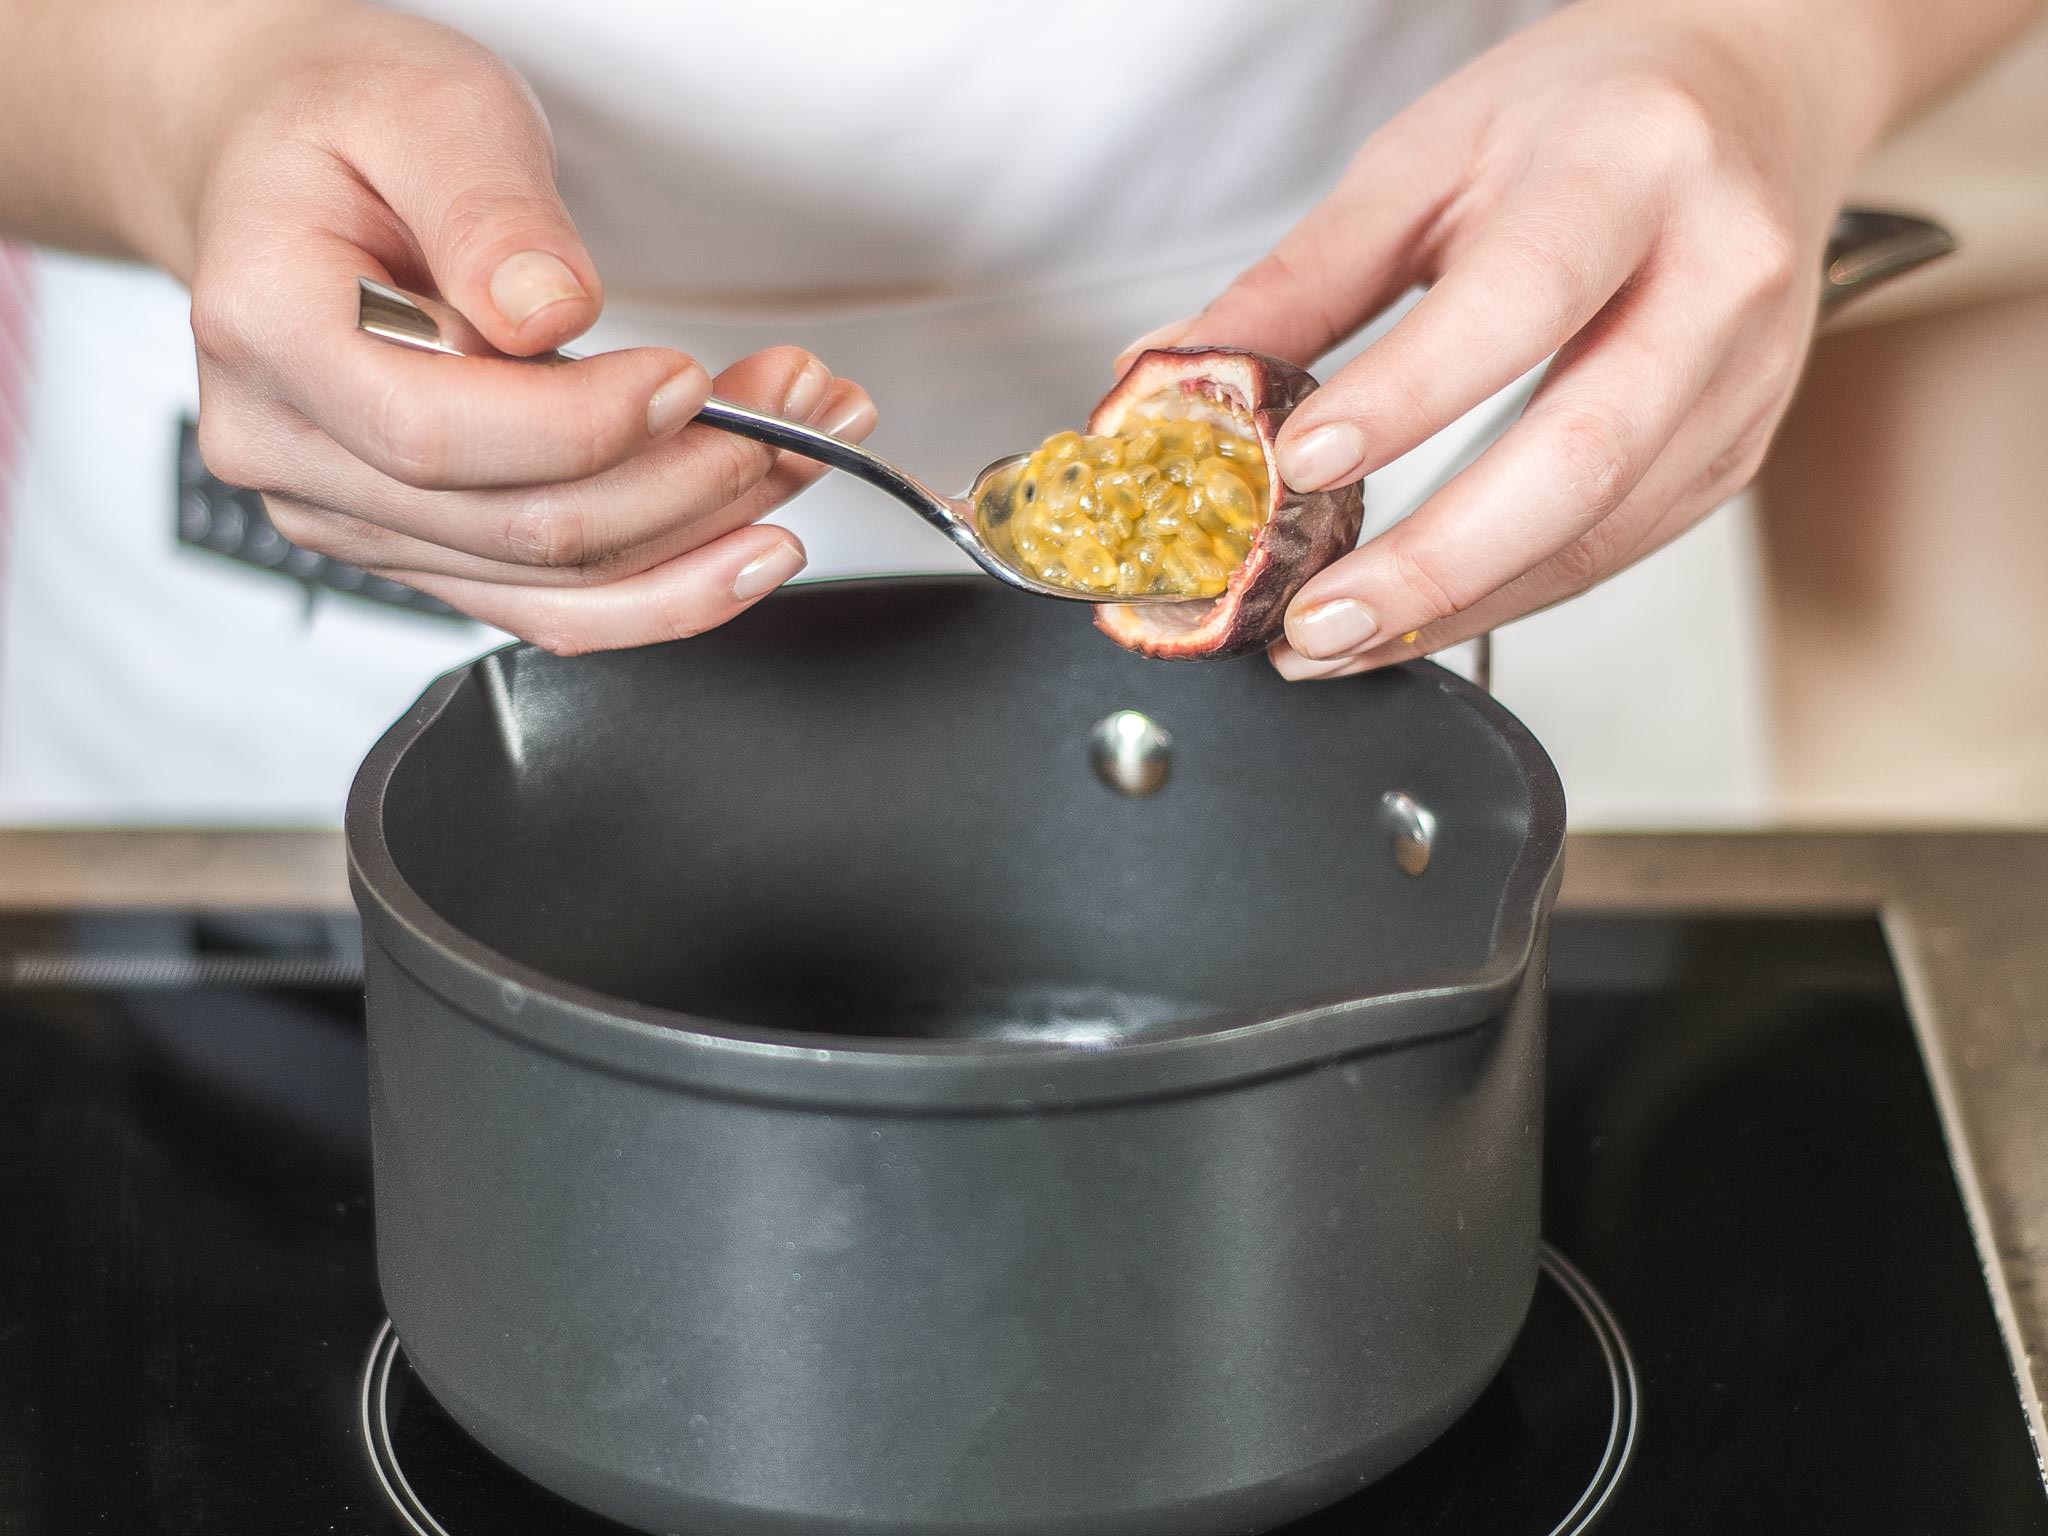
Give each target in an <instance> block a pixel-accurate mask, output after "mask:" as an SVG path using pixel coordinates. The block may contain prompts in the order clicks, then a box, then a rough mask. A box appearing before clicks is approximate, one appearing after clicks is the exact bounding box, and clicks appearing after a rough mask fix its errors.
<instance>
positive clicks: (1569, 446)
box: [1551, 404, 1632, 514]
mask: <svg viewBox="0 0 2048 1536" xmlns="http://www.w3.org/2000/svg"><path fill="white" fill-rule="evenodd" d="M1628 440H1629V433H1628V428H1627V426H1626V424H1625V423H1623V422H1622V421H1620V420H1618V419H1617V417H1616V416H1615V414H1614V413H1612V412H1610V411H1607V410H1604V409H1601V408H1599V407H1595V406H1591V405H1584V404H1580V405H1573V406H1569V407H1566V408H1564V409H1562V410H1560V411H1559V412H1558V415H1557V418H1556V420H1555V421H1554V422H1553V423H1552V428H1551V442H1552V451H1553V452H1554V454H1555V455H1556V459H1557V462H1558V465H1559V467H1560V468H1561V470H1562V472H1563V474H1562V479H1563V487H1564V491H1565V494H1566V496H1567V497H1568V498H1569V499H1570V500H1571V501H1572V502H1573V503H1574V504H1575V506H1576V507H1577V508H1578V509H1579V510H1581V511H1584V512H1587V513H1593V514H1598V513H1604V512H1607V511H1610V510H1612V509H1613V508H1614V507H1615V506H1616V505H1618V504H1619V503H1620V501H1621V498H1622V497H1623V495H1625V494H1626V493H1627V491H1628V488H1629V485H1630V482H1631V479H1632V476H1631V468H1632V459H1631V455H1630V453H1629V451H1628V446H1627V444H1628Z"/></svg>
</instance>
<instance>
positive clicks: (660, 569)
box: [189, 6, 875, 654]
mask: <svg viewBox="0 0 2048 1536" xmlns="http://www.w3.org/2000/svg"><path fill="white" fill-rule="evenodd" d="M275 41H276V40H275V39H274V40H273V48H272V50H271V51H270V52H269V54H268V55H267V56H266V57H265V59H264V70H263V75H262V80H261V83H260V86H259V88H258V89H257V90H256V91H255V92H254V93H253V95H244V94H243V93H239V92H223V93H222V94H223V95H227V96H236V97H240V98H241V99H239V100H237V101H236V103H235V105H234V107H233V109H232V110H231V111H228V112H226V113H224V114H223V115H222V116H221V117H220V119H219V120H218V122H217V124H216V125H215V128H214V131H213V132H212V133H211V134H210V136H209V138H208V142H207V144H206V146H205V150H204V153H203V155H202V156H201V157H200V159H199V161H198V163H197V168H196V170H195V176H194V181H195V188H194V192H195V203H196V223H195V227H194V232H193V248H192V257H193V259H192V263H191V271H190V274H189V277H190V282H191V287H192V331H193V335H194V338H195V339H196V341H197V344H198V352H199V382H200V401H201V408H200V416H199V444H200V450H201V452H202V454H203V455H204V457H205V459H206V463H207V466H208V468H209V469H211V470H212V471H213V473H215V474H216V475H218V476H219V477H220V478H221V479H223V480H226V481H228V482H230V483H232V484H235V485H240V486H245V487H248V488H250V489H253V490H256V491H260V492H262V493H263V496H264V500H265V502H266V504H267V505H268V507H269V509H270V514H271V517H272V519H273V520H274V521H275V522H276V524H277V527H278V531H279V532H280V533H282V534H283V535H284V536H285V537H286V538H288V539H290V540H291V541H292V542H293V543H295V544H299V545H302V546H304V547H305V548H308V549H312V550H316V551H318V552H320V553H322V554H326V555H330V556H333V557H335V558H337V559H341V560H345V561H348V562H350V563H352V564H356V565H360V566H364V567H366V568H368V569H370V570H372V571H374V572H376V573H377V574H379V575H382V576H388V577H390V578H392V579H393V580H396V581H401V582H404V583H405V584H407V585H408V586H412V587H416V588H418V589H420V590H421V591H424V592H427V593H430V594H431V595H433V596H435V597H438V598H440V599H442V600H443V601H445V602H447V603H450V604H452V605H453V606H454V607H456V608H459V609H461V610H462V611H463V612H465V613H468V614H471V615H472V616H474V617H476V618H478V619H482V620H484V621H485V622H487V623H490V624H494V625H497V626H498V627H500V628H502V629H506V630H509V631H511V632H512V633H514V634H516V635H519V636H521V637H523V638H525V639H528V640H532V641H534V642H536V643H538V644H540V645H542V646H545V647H546V648H547V649H549V650H551V651H556V652H560V653H564V654H566V653H571V652H576V651H586V650H598V649H604V648H607V647H614V646H627V645H639V644H644V643H647V642H650V641H657V640H667V639H673V638H675V637H678V636H681V635H689V634H695V633H698V632H699V631H702V630H705V629H709V628H711V627H712V626H714V625H717V624H721V623H723V622H724V621H725V620H727V619H729V618H731V617H732V616H733V615H734V614H736V613H738V612H739V611H740V610H741V609H743V608H745V607H746V606H747V605H748V604H750V603H752V602H753V601H755V600H756V599H758V598H760V597H761V596H763V595H764V594H765V593H767V592H769V591H771V590H773V589H774V588H775V587H777V586H779V585H780V584H781V583H782V582H784V581H786V580H788V579H789V578H790V577H791V576H793V575H795V574H796V572H797V571H798V570H800V569H801V568H802V566H803V563H804V553H803V548H802V546H801V545H800V544H799V543H798V542H797V540H796V537H795V536H794V535H793V534H791V533H789V532H787V531H786V530H784V529H780V528H773V527H756V526H753V525H754V524H755V522H756V520H757V519H759V518H760V517H762V516H763V515H764V514H766V513H768V512H770V511H772V510H773V509H774V508H775V507H776V506H778V505H779V504H781V503H782V502H783V501H785V500H786V499H788V498H789V497H790V496H791V495H793V494H794V493H795V492H796V491H798V490H800V489H801V488H802V487H803V486H804V485H806V484H808V483H809V482H810V481H811V480H812V479H814V478H816V476H817V474H818V473H819V472H820V471H819V470H818V468H817V467H816V466H815V465H811V464H808V463H807V462H805V461H803V460H799V459H795V458H792V457H788V456H782V455H777V454H776V453H774V452H773V451H771V450H769V449H765V448H762V447H759V446H757V445H755V444H753V443H750V442H746V441H743V440H741V439H740V438H737V437H732V436H728V435H727V434H724V433H721V432H717V431H714V430H712V429H711V428H708V427H702V426H691V425H690V418H691V417H692V416H693V415H694V414H695V413H696V410H697V408H698V406H699V405H700V404H701V403H702V401H703V400H704V397H705V396H706V395H707V394H709V393H711V392H712V391H713V390H714V388H715V390H716V392H717V393H718V394H720V395H722V396H725V397H727V398H729V399H732V400H736V401H738V402H740V403H742V404H745V405H751V406H753V407H755V408H757V409H760V410H765V411H770V412H774V413H776V414H779V415H785V416H789V417H793V418H795V419H797V420H802V421H809V422H810V423H812V424H813V425H815V426H818V427H820V428H822V429H824V430H825V431H828V432H832V433H835V434H837V435H839V436H842V437H849V438H856V439H857V438H860V437H863V436H865V435H866V434H867V432H868V431H869V430H870V428H871V427H872V426H873V424H874V419H875V411H874V406H873V405H872V404H871V403H870V402H869V400H868V398H867V396H866V394H864V393H863V392H862V391H861V389H860V388H859V386H857V385H855V384H852V383H850V382H848V381H845V380H835V379H834V378H833V377H832V375H831V373H830V372H829V371H828V370H827V369H826V368H825V366H824V364H822V363H821V362H819V361H817V360H816V359H815V358H812V357H811V356H809V355H808V354H807V353H805V352H803V351H801V350H799V349H797V348H795V347H778V348H773V349H771V350H769V351H766V352H760V353H756V354H755V355H753V356H752V357H748V358H745V359H743V360H742V361H740V362H738V363H735V364H734V365H733V366H732V367H730V368H728V369H726V370H725V372H723V373H721V374H720V375H719V376H718V378H717V379H716V380H713V379H711V378H710V377H709V376H708V375H707V374H706V372H705V370H704V369H703V368H702V367H701V366H700V365H699V364H698V363H697V362H696V361H695V360H693V359H692V358H689V357H687V356H685V355H684V354H682V353H680V352H675V351H670V350H666V349H662V348H652V347H648V348H637V349H634V350H630V351H623V352H609V353H605V354H602V355H600V356H597V357H592V358H589V359H587V360H584V361H580V362H575V363H568V364H563V365H560V366H555V367H536V366H534V365H532V364H530V363H518V362H511V361H507V360H504V359H484V358H455V357H443V356H435V355H432V354H427V353H420V352H414V351H409V350H407V349H404V348H401V347H396V346H392V345H391V344H389V343H386V342H381V341H378V340H375V339H373V338H371V337H368V336H364V335H362V334H360V333H358V332H357V331H356V330H355V305H356V281H355V280H356V278H357V276H358V275H359V274H360V275H367V276H370V277H374V278H377V279H379V280H381V281H384V282H388V283H392V284H394V285H396V286H398V287H401V288H409V289H412V290H414V291H417V292H426V293H438V294H439V295H440V296H441V297H442V298H443V299H445V300H446V301H447V302H449V303H450V304H452V305H454V306H455V308H456V309H458V310H460V311H461V312H462V313H463V315H465V316H466V317H467V318H468V319H469V320H470V322H471V323H472V324H473V325H474V326H475V327H476V328H477V330H479V331H480V332H481V333H482V334H483V336H484V337H485V339H486V340H488V341H489V342H490V343H491V344H492V345H493V346H495V347H496V348H498V349H499V350H500V351H502V352H508V353H515V354H522V355H526V354H533V353H538V352H545V351H548V350H551V349H553V348H555V347H558V346H560V345H561V344H562V343H564V342H565V341H567V340H569V339H570V338H571V337H573V336H575V335H577V334H578V333H579V332H581V331H583V330H584V329H586V328H587V327H588V326H589V325H590V324H591V322H592V321H593V320H594V319H595V318H596V317H597V312H598V304H599V288H598V278H597V272H596V270H595V268H594V267H593V265H592V263H591V259H590V255H589V253H588V252H587V251H586V250H585V249H584V247H583V243H582V241H581V240H580V239H579V238H578V236H577V234H576V230H575V228H574V226H573V225H572V224H571V223H570V220H569V216H568V214H567V213H566V212H565V211H564V209H563V207H562V203H561V201H560V199H559V198H558V197H557V195H556V193H555V186H554V150H553V144H552V142H551V140H550V138H549V134H548V128H547V124H546V123H545V121H544V120H543V119H542V117H541V114H540V111H539V108H538V107H537V106H536V104H535V102H534V99H533V96H532V94H531V93H530V92H529V91H528V89H527V87H526V85H525V84H524V82H523V81H521V80H520V79H519V78H518V77H517V76H516V75H515V74H513V73H512V71H511V70H510V69H508V68H507V67H506V66H505V65H504V64H503V63H501V62H500V61H499V60H498V59H496V58H495V57H493V56H492V55H491V54H490V53H488V52H486V51H485V50H484V49H483V48H481V47H479V46H478V45H476V44H475V43H473V42H471V41H469V40H468V39H466V38H464V37H462V36H460V35H458V34H456V33H453V32H450V31H448V30H447V29H445V28H442V27H438V26H435V25H433V24H431V23H428V22H424V21H420V20H417V19H414V18H411V17H405V16H398V15H394V14H391V13H389V12H384V11H376V10H371V9H368V8H359V7H355V6H348V7H346V8H337V9H333V10H322V11H320V12H318V13H315V17H314V19H313V20H312V21H310V22H306V21H303V20H301V21H299V22H298V23H296V24H295V26H294V28H293V30H292V32H291V35H290V39H289V46H288V48H287V50H286V57H285V58H284V60H283V61H282V63H280V61H279V59H278V58H277V56H276V48H275Z"/></svg>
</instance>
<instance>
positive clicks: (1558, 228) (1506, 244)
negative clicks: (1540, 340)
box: [1489, 210, 1601, 341]
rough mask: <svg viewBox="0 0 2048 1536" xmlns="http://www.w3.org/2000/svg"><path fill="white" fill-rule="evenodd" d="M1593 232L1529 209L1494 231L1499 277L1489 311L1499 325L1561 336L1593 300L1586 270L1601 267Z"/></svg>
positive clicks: (1594, 269) (1559, 216)
mask: <svg viewBox="0 0 2048 1536" xmlns="http://www.w3.org/2000/svg"><path fill="white" fill-rule="evenodd" d="M1594 239H1595V237H1594V235H1593V234H1592V232H1591V231H1590V229H1589V228H1588V227H1587V226H1586V225H1585V224H1582V223H1575V222H1574V221H1573V220H1571V219H1569V218H1567V217H1564V216H1562V215H1557V214H1551V213H1548V212H1543V211H1538V210H1528V211H1525V212H1523V213H1521V214H1519V215H1517V216H1516V217H1515V219H1514V220H1513V222H1512V223H1504V224H1503V227H1502V228H1501V230H1500V232H1499V240H1500V244H1499V259H1500V262H1501V276H1502V281H1500V282H1498V283H1497V284H1495V285H1494V286H1493V289H1492V294H1493V299H1492V304H1491V306H1490V308H1491V309H1492V310H1493V314H1492V315H1490V316H1489V320H1490V321H1492V322H1494V323H1498V324H1502V325H1515V326H1530V327H1532V328H1533V329H1535V330H1536V331H1539V332H1540V333H1541V334H1543V335H1544V336H1548V337H1552V338H1555V339H1556V340H1558V341H1562V340H1563V339H1564V338H1565V337H1566V336H1568V335H1570V334H1571V333H1572V332H1573V331H1575V330H1577V329H1578V326H1579V323H1580V321H1581V320H1582V319H1583V318H1584V316H1585V314H1586V312H1587V311H1588V310H1589V309H1590V308H1593V307H1594V306H1593V305H1592V304H1591V303H1589V299H1588V294H1587V291H1586V290H1587V283H1588V280H1589V279H1588V274H1591V273H1594V272H1597V271H1599V270H1600V265H1601V263H1600V260H1599V256H1598V253H1597V252H1596V251H1595V250H1594V249H1593V244H1594Z"/></svg>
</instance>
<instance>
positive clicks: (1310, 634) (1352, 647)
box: [1287, 597, 1380, 661]
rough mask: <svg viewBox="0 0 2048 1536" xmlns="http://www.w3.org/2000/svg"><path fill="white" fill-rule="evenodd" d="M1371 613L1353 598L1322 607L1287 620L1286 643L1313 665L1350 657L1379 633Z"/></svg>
mask: <svg viewBox="0 0 2048 1536" xmlns="http://www.w3.org/2000/svg"><path fill="white" fill-rule="evenodd" d="M1379 628H1380V627H1379V623H1378V621H1376V620H1375V619H1374V618H1373V616H1372V610H1371V609H1369V608H1367V607H1366V606H1365V604H1363V603H1361V602H1358V601H1356V600H1354V599H1352V598H1348V597H1340V598H1338V599H1337V600H1336V601H1335V602H1329V603H1319V604H1317V605H1316V606H1315V607H1313V608H1311V609H1309V610H1308V611H1307V612H1306V613H1300V614H1289V615H1288V616H1287V643H1288V644H1289V645H1291V646H1293V647H1294V648H1295V649H1296V650H1297V651H1299V652H1301V654H1302V655H1304V656H1306V657H1308V658H1310V659H1311V660H1313V661H1326V660H1328V659H1329V658H1331V657H1333V656H1345V657H1348V656H1349V655H1351V653H1352V652H1354V651H1358V650H1361V649H1363V648H1364V646H1365V644H1366V642H1367V641H1369V640H1371V639H1372V637H1373V636H1374V635H1376V634H1378V633H1379Z"/></svg>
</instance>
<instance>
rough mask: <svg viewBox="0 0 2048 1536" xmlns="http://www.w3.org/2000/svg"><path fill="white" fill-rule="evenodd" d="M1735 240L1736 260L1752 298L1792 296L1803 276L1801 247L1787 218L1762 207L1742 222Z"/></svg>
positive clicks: (1745, 217)
mask: <svg viewBox="0 0 2048 1536" xmlns="http://www.w3.org/2000/svg"><path fill="white" fill-rule="evenodd" d="M1735 241H1736V246H1735V249H1736V252H1737V256H1736V259H1737V261H1738V262H1739V264H1740V268H1741V271H1742V274H1743V278H1744V284H1745V287H1746V289H1747V291H1748V292H1749V294H1750V295H1751V297H1753V298H1758V299H1766V300H1769V299H1782V298H1785V297H1787V296H1788V295H1790V293H1791V292H1792V290H1793V288H1794V287H1795V286H1796V284H1797V279H1798V277H1799V270H1800V263H1799V250H1798V242H1797V241H1796V240H1794V238H1793V235H1792V231H1791V229H1790V228H1788V227H1787V225H1786V223H1785V221H1784V220H1782V219H1779V218H1776V217H1774V216H1773V215H1771V214H1770V213H1769V212H1767V211H1765V210H1762V209H1758V210H1756V211H1754V212H1752V213H1750V214H1748V215H1746V216H1744V217H1743V218H1742V219H1741V220H1740V221H1739V222H1738V225H1737V229H1736V234H1735Z"/></svg>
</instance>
